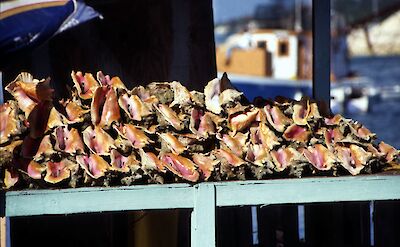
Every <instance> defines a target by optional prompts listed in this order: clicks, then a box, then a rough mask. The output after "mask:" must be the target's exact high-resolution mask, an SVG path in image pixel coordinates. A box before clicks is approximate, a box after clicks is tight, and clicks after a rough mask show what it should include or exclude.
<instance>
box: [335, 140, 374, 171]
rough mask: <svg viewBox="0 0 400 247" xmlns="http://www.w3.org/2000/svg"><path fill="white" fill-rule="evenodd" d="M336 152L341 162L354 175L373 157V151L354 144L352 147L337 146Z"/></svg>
mask: <svg viewBox="0 0 400 247" xmlns="http://www.w3.org/2000/svg"><path fill="white" fill-rule="evenodd" d="M336 152H337V154H338V159H339V161H340V164H341V165H342V166H343V167H344V168H345V169H346V170H347V171H349V172H350V174H351V175H353V176H354V175H357V174H359V173H360V171H361V170H362V169H363V168H364V165H366V164H367V161H368V160H369V159H370V158H371V153H369V152H366V151H365V150H364V149H363V148H361V147H359V146H357V145H354V144H352V145H350V148H347V147H342V146H337V147H336Z"/></svg>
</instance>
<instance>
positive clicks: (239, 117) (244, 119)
mask: <svg viewBox="0 0 400 247" xmlns="http://www.w3.org/2000/svg"><path fill="white" fill-rule="evenodd" d="M257 115H258V109H252V110H251V111H247V112H243V113H239V114H232V115H230V116H229V126H230V129H231V130H232V131H233V133H236V132H237V131H242V130H244V129H246V128H247V127H249V126H250V125H251V124H252V122H253V121H254V120H255V119H256V117H257Z"/></svg>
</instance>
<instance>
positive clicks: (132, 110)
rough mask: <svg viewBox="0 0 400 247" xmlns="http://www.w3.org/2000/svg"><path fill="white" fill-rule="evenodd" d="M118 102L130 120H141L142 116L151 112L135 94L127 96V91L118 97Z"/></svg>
mask: <svg viewBox="0 0 400 247" xmlns="http://www.w3.org/2000/svg"><path fill="white" fill-rule="evenodd" d="M118 104H119V106H120V107H121V108H122V109H123V110H124V111H125V113H126V114H127V115H128V117H129V118H130V119H132V120H136V121H142V118H143V117H145V116H148V115H150V114H151V113H152V112H151V111H150V109H149V108H148V107H147V106H146V104H145V103H144V102H143V101H142V100H141V99H140V98H139V97H138V96H137V95H131V96H129V95H128V93H127V92H125V93H123V94H122V95H121V96H120V97H119V99H118Z"/></svg>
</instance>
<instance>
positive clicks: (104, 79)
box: [96, 71, 126, 89]
mask: <svg viewBox="0 0 400 247" xmlns="http://www.w3.org/2000/svg"><path fill="white" fill-rule="evenodd" d="M96 77H97V80H98V81H99V82H100V84H101V85H102V86H111V87H113V88H120V89H126V86H125V84H124V83H123V82H122V81H121V79H120V78H119V77H118V76H116V77H113V78H111V79H110V76H109V75H104V74H103V72H101V71H99V72H97V75H96Z"/></svg>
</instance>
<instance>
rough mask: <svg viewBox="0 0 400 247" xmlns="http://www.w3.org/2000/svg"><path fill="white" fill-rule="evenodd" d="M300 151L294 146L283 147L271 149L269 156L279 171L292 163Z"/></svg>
mask: <svg viewBox="0 0 400 247" xmlns="http://www.w3.org/2000/svg"><path fill="white" fill-rule="evenodd" d="M299 156H300V153H299V152H297V151H296V150H295V149H294V148H290V147H284V148H279V149H278V150H273V151H271V157H272V160H273V162H274V164H275V170H276V171H278V172H281V171H283V170H285V169H286V168H287V167H288V166H290V165H293V164H294V163H295V162H296V161H297V160H298V158H299Z"/></svg>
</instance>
